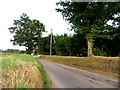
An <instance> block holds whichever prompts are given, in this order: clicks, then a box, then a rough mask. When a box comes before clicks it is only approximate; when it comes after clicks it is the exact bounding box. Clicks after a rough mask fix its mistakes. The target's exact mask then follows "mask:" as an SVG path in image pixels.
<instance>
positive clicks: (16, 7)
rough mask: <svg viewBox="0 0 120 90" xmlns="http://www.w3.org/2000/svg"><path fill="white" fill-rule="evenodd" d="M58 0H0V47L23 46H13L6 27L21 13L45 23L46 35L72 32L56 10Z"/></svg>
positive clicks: (18, 17)
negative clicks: (51, 32)
mask: <svg viewBox="0 0 120 90" xmlns="http://www.w3.org/2000/svg"><path fill="white" fill-rule="evenodd" d="M57 1H59V0H0V13H1V14H0V49H2V50H6V49H20V50H25V47H20V46H18V45H17V46H13V45H12V42H10V39H12V38H13V35H12V34H10V32H9V30H8V28H9V27H12V26H13V20H19V19H20V16H21V15H22V13H25V14H27V15H28V16H29V17H30V19H37V20H39V21H40V22H42V23H43V24H44V25H45V29H46V31H48V32H47V33H46V34H45V36H46V35H48V34H50V31H51V29H52V30H53V34H54V35H56V34H58V35H61V34H64V33H72V32H69V30H67V29H68V28H69V27H70V26H69V24H68V22H66V21H65V20H63V17H62V15H61V13H59V12H56V11H55V8H57V6H56V2H57Z"/></svg>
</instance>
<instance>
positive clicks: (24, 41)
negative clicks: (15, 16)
mask: <svg viewBox="0 0 120 90" xmlns="http://www.w3.org/2000/svg"><path fill="white" fill-rule="evenodd" d="M13 25H14V26H13V27H10V28H9V31H10V33H11V34H13V35H14V36H13V37H14V39H13V40H11V41H12V42H13V44H14V45H20V46H25V47H27V53H31V51H32V50H33V49H35V48H36V47H37V46H39V44H40V43H39V42H40V40H41V36H42V32H45V26H44V25H43V24H42V23H41V22H40V21H39V20H35V19H33V20H31V19H30V18H29V17H28V16H27V15H26V14H24V13H23V14H22V16H21V17H20V20H14V23H13Z"/></svg>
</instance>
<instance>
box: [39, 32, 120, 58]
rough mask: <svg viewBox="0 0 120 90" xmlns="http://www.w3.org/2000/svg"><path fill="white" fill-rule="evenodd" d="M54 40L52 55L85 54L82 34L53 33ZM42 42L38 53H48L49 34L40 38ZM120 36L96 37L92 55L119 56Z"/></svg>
mask: <svg viewBox="0 0 120 90" xmlns="http://www.w3.org/2000/svg"><path fill="white" fill-rule="evenodd" d="M54 39H55V42H54V41H53V44H52V47H53V48H52V54H53V55H64V56H87V51H88V50H87V49H88V48H87V40H86V38H85V35H84V34H80V33H75V34H74V35H72V36H69V35H67V34H64V35H55V36H54ZM42 40H43V42H42V45H41V48H40V50H39V51H41V52H40V54H48V55H49V53H50V35H49V36H47V37H43V38H42ZM119 41H120V36H119V37H118V36H116V37H115V38H114V39H112V40H110V39H107V38H102V37H97V38H95V40H94V42H93V43H94V45H93V46H94V48H93V53H94V55H98V56H111V57H112V56H120V42H119Z"/></svg>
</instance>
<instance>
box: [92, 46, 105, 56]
mask: <svg viewBox="0 0 120 90" xmlns="http://www.w3.org/2000/svg"><path fill="white" fill-rule="evenodd" d="M93 52H94V54H95V55H97V56H107V54H106V52H104V51H102V50H100V49H99V48H98V47H96V48H94V49H93Z"/></svg>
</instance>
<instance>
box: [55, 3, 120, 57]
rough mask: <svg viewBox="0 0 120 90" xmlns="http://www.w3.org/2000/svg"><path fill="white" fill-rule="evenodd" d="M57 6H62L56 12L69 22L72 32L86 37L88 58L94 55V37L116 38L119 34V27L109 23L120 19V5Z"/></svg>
mask: <svg viewBox="0 0 120 90" xmlns="http://www.w3.org/2000/svg"><path fill="white" fill-rule="evenodd" d="M56 4H57V5H60V6H62V8H57V9H56V10H57V12H61V13H62V16H63V17H64V19H65V20H66V21H69V23H70V25H71V27H72V30H74V31H75V32H77V31H79V33H82V34H84V35H85V36H86V39H87V44H88V56H92V55H93V41H94V40H93V39H94V37H98V36H104V37H107V38H113V36H116V33H115V32H118V29H117V27H113V26H112V25H108V23H107V22H108V21H109V20H114V21H115V20H116V19H118V17H119V14H120V4H118V3H108V2H101V3H100V2H91V3H89V2H64V1H61V2H58V3H56ZM110 33H112V34H110ZM104 34H105V35H104ZM117 34H119V33H117Z"/></svg>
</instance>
